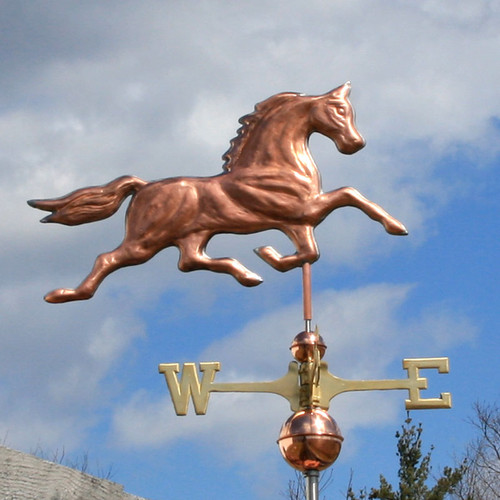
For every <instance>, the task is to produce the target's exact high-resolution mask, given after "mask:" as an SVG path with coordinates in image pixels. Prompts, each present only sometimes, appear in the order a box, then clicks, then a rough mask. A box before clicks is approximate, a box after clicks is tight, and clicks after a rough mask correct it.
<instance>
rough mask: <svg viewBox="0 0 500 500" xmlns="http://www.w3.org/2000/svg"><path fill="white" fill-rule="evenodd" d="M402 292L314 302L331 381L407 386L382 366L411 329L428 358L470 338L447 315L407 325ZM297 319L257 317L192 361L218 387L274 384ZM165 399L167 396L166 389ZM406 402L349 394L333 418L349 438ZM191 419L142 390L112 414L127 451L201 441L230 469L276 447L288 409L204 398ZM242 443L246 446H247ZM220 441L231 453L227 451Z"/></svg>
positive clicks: (281, 314) (399, 354) (261, 400)
mask: <svg viewBox="0 0 500 500" xmlns="http://www.w3.org/2000/svg"><path fill="white" fill-rule="evenodd" d="M409 291H410V287H408V286H401V285H399V286H398V285H389V284H379V285H371V286H366V287H362V288H359V289H356V290H350V291H343V292H333V291H324V292H322V293H320V294H318V296H317V297H316V298H315V308H316V309H317V310H318V311H320V312H319V314H318V316H317V321H318V323H319V326H320V333H321V334H322V336H323V338H324V340H325V343H326V344H327V346H328V350H327V353H326V356H325V361H328V362H329V369H330V371H331V372H333V373H334V374H336V375H337V376H340V377H342V378H348V379H349V378H350V379H377V378H404V377H405V372H403V371H402V370H401V371H396V372H395V371H394V370H391V371H389V367H392V366H394V363H396V362H397V363H396V364H397V365H399V366H400V364H399V360H400V359H402V358H403V357H404V356H405V349H407V348H408V346H410V345H413V344H414V343H415V335H414V332H415V330H418V333H417V335H418V337H417V340H418V342H417V344H418V345H421V346H426V349H427V350H429V349H431V350H432V348H433V347H434V349H436V348H438V349H440V348H450V347H452V346H456V345H459V344H461V343H463V342H464V341H466V340H468V339H470V336H471V335H472V333H473V329H472V327H471V325H470V323H469V322H468V321H467V320H463V321H461V320H460V319H458V318H456V317H454V314H453V313H451V312H448V313H446V312H445V313H443V312H439V311H438V312H437V313H436V314H433V315H432V314H429V313H426V314H425V316H424V318H413V319H412V322H411V326H408V324H407V321H406V320H403V318H400V317H399V312H398V311H399V309H400V307H401V306H402V305H403V304H404V303H405V302H406V301H407V300H408V294H409ZM298 312H300V304H292V305H290V306H288V307H284V308H280V309H279V310H276V311H275V312H273V313H271V314H267V315H265V316H262V317H261V318H259V319H257V320H255V321H252V322H250V323H249V324H247V325H246V326H245V328H244V329H243V330H241V331H239V332H236V333H234V334H233V335H231V336H229V337H227V338H225V339H221V340H217V341H215V342H213V343H212V344H211V345H210V346H209V347H208V348H207V349H206V350H205V351H204V352H203V353H201V354H200V356H199V361H220V362H221V364H222V368H221V372H220V373H219V374H217V377H216V380H217V381H219V382H223V381H224V382H228V381H232V382H239V381H249V380H250V381H264V380H274V379H277V378H279V377H281V376H282V375H284V373H285V372H286V369H287V365H288V362H289V361H291V359H292V358H291V356H290V354H289V352H288V349H287V346H288V345H290V344H291V342H292V340H293V338H294V336H295V335H296V333H298V330H299V327H298V326H297V325H300V322H298V321H297V316H298ZM443 324H446V328H448V327H451V326H452V327H453V332H454V334H453V335H450V336H449V337H448V338H446V339H445V338H444V337H443V331H444V330H446V328H444V329H443ZM191 361H196V360H191ZM164 390H165V391H168V389H167V387H166V385H165V386H164ZM406 397H407V396H406V395H405V393H402V392H399V393H398V396H396V395H392V394H387V393H383V392H382V393H368V394H350V395H347V394H346V395H341V396H339V397H338V398H337V399H334V400H333V402H332V407H331V412H332V413H333V414H334V415H335V418H336V420H337V421H338V422H339V423H341V427H342V428H343V429H345V432H349V433H351V434H352V433H353V432H355V430H356V429H357V428H360V427H376V426H379V425H383V424H387V423H389V422H394V420H395V418H396V416H397V414H398V409H400V408H401V406H402V405H403V400H404V398H406ZM361 402H362V403H363V404H361ZM360 408H365V409H367V408H369V409H370V410H369V411H366V410H365V411H360ZM262 412H264V413H265V415H266V417H265V418H263V416H262ZM192 413H193V410H192V409H190V414H188V416H187V417H176V416H175V414H174V410H173V407H172V404H171V402H169V401H168V397H166V396H163V395H161V396H160V395H159V394H158V393H157V392H156V391H155V393H148V392H147V391H146V390H141V391H139V392H137V393H136V394H134V395H133V396H132V397H131V398H130V400H129V401H128V402H127V403H126V404H125V405H124V406H122V407H119V408H116V412H115V416H114V434H115V440H116V442H117V443H120V445H121V446H124V447H133V448H141V447H143V446H146V447H149V446H152V447H164V446H165V445H167V446H168V445H169V444H171V443H173V442H177V441H182V440H192V441H195V442H200V441H201V442H205V443H207V444H208V445H209V446H210V448H211V449H212V450H215V449H217V450H218V451H219V453H220V454H221V455H222V456H225V457H226V459H227V460H232V459H234V460H238V461H243V462H252V461H255V460H257V459H258V456H259V455H260V454H262V453H264V452H268V451H269V450H270V449H271V448H272V447H274V441H275V439H276V436H277V434H278V432H279V428H280V426H281V424H282V423H283V422H284V420H286V418H288V416H289V415H290V414H291V412H290V409H289V407H288V403H287V402H286V401H285V400H284V399H282V398H279V397H278V396H275V395H255V394H217V393H214V394H212V395H211V398H210V402H209V407H208V412H207V415H205V416H195V415H193V414H192ZM241 429H245V432H243V433H242V432H241ZM249 434H250V435H252V439H251V440H248V439H247V436H248V435H249ZM221 435H224V436H225V437H226V439H225V440H224V442H226V443H231V446H230V447H229V446H228V447H227V448H226V446H224V444H223V443H224V442H221V440H220V436H221Z"/></svg>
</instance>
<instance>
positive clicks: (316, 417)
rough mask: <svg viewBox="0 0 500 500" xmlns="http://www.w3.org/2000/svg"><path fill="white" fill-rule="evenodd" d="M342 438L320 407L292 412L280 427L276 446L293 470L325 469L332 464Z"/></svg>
mask: <svg viewBox="0 0 500 500" xmlns="http://www.w3.org/2000/svg"><path fill="white" fill-rule="evenodd" d="M343 440H344V438H343V437H342V435H341V433H340V429H339V427H338V425H337V423H336V422H335V420H333V418H332V417H331V416H330V415H329V414H328V413H327V412H326V411H325V410H322V409H321V408H308V409H305V410H301V411H299V412H297V413H294V414H293V415H292V416H291V417H290V418H289V419H288V420H287V421H286V422H285V423H284V424H283V427H282V428H281V432H280V437H279V439H278V445H279V447H280V451H281V454H282V455H283V458H284V459H285V460H286V461H287V462H288V463H289V464H290V465H291V466H292V467H293V468H295V469H297V470H299V471H302V472H305V471H307V470H324V469H326V468H328V467H330V465H332V464H333V462H335V460H336V459H337V457H338V456H339V453H340V448H341V446H342V441H343Z"/></svg>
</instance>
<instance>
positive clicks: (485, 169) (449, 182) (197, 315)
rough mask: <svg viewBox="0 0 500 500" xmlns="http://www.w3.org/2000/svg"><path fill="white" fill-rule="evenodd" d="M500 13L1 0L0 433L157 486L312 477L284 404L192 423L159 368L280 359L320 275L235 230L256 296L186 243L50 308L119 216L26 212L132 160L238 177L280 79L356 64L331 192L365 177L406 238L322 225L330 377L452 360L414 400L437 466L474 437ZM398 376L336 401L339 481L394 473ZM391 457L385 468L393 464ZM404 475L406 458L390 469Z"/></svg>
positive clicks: (163, 171)
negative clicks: (179, 410) (284, 444)
mask: <svg viewBox="0 0 500 500" xmlns="http://www.w3.org/2000/svg"><path fill="white" fill-rule="evenodd" d="M499 60H500V5H499V4H498V2H496V1H494V0H476V1H474V2H470V1H468V0H446V1H438V0H435V1H431V0H421V1H418V2H407V1H403V0H400V1H398V0H391V1H386V0H384V1H382V0H371V1H368V0H365V1H362V0H349V1H347V0H343V1H341V0H329V1H325V0H308V1H307V2H306V1H300V0H289V1H287V2H283V1H274V2H271V1H260V0H256V1H252V2H245V3H243V2H229V1H226V2H224V1H216V0H213V1H208V0H207V1H201V0H199V1H190V0H187V1H186V0H184V1H182V2H180V1H174V0H164V1H160V0H156V1H155V0H143V1H141V2H134V1H131V0H125V1H124V0H110V1H97V0H95V1H92V0H88V1H83V2H82V1H72V0H67V1H60V0H53V1H47V2H42V1H28V0H1V1H0V64H1V71H0V89H1V92H0V132H1V133H0V176H1V183H0V190H1V196H0V200H1V201H0V203H1V208H2V218H1V219H0V227H1V234H2V236H1V242H2V245H1V247H0V252H1V259H0V276H1V277H2V279H1V285H0V294H1V301H0V318H1V322H0V329H1V330H0V331H1V338H2V349H1V350H0V374H1V377H0V402H1V405H0V408H1V412H0V439H2V441H3V443H4V444H6V445H7V446H10V447H12V448H16V449H20V450H24V451H30V450H31V451H33V450H35V449H41V450H44V451H45V453H46V454H47V455H50V454H51V453H54V452H56V451H59V452H60V451H61V450H64V453H65V454H66V456H68V457H70V458H71V459H72V460H77V459H78V457H81V456H82V455H84V454H85V453H88V454H89V457H90V465H91V468H93V471H96V470H97V469H99V468H101V469H107V468H109V466H112V468H113V471H114V475H113V480H115V481H117V482H119V483H122V484H124V486H125V489H126V491H128V492H130V493H134V494H137V495H141V496H144V497H148V498H150V499H152V500H160V499H165V498H180V497H185V498H190V499H205V498H207V491H208V492H210V493H209V494H210V495H211V496H213V497H217V498H235V496H237V497H238V498H241V499H243V500H246V499H263V500H264V499H271V498H277V497H279V493H280V491H283V490H285V489H286V485H287V481H288V479H289V478H291V477H293V473H292V469H290V468H289V467H288V466H287V465H286V464H285V463H284V461H283V460H282V458H281V456H280V455H279V451H278V449H277V446H276V438H277V436H278V433H279V430H280V427H281V424H282V423H283V422H284V421H285V420H286V419H287V418H288V416H289V415H290V413H291V412H290V409H289V407H288V405H287V403H286V401H285V400H282V399H281V398H279V397H276V396H268V395H255V396H253V395H231V394H216V395H213V396H212V398H211V402H210V405H209V411H208V414H207V415H206V416H203V417H201V416H193V415H188V416H187V417H177V416H175V413H174V411H173V407H172V404H171V402H170V400H169V396H168V393H167V387H166V384H165V382H164V380H163V379H162V377H161V376H160V375H159V374H158V372H157V365H158V364H159V363H168V362H185V361H196V362H198V361H221V362H222V370H221V372H220V373H219V374H218V375H217V380H219V381H235V382H236V381H248V380H254V381H257V380H259V381H260V380H272V379H275V378H278V377H280V376H281V375H283V374H284V373H285V372H286V369H287V365H288V362H289V361H290V360H291V357H290V354H289V350H288V347H289V345H290V343H291V341H292V339H293V337H294V336H295V335H296V334H297V333H298V332H299V331H301V330H302V328H303V323H302V314H301V312H302V311H301V282H300V278H301V276H300V272H299V271H297V270H295V271H291V272H289V273H285V274H281V273H278V272H276V271H274V270H273V269H272V268H270V267H269V266H267V265H266V264H265V263H264V262H262V261H260V260H259V259H258V257H257V256H255V255H254V254H253V252H252V249H253V248H254V247H256V246H260V245H267V244H273V245H275V246H276V247H277V248H279V249H280V250H281V251H282V252H286V251H290V250H291V246H290V243H289V242H288V241H287V240H286V238H285V237H284V236H283V235H280V234H274V233H260V234H257V235H252V236H232V235H223V236H219V237H217V238H215V239H214V240H213V242H211V243H210V246H209V249H208V250H209V252H210V254H211V255H214V256H225V255H229V256H234V257H237V258H238V259H240V260H241V261H242V262H243V263H244V264H245V265H247V266H248V267H249V268H251V269H252V270H253V271H255V272H257V273H258V274H260V275H261V276H262V277H263V278H264V283H263V284H262V285H261V286H259V287H256V288H252V289H247V288H243V287H241V286H240V285H239V284H238V283H237V282H236V281H235V280H234V279H233V278H231V277H230V276H225V275H216V274H212V273H208V272H204V271H200V272H194V273H189V274H183V273H180V272H179V271H178V270H177V267H176V263H177V256H178V254H177V250H176V249H172V248H171V249H168V250H166V251H164V252H162V253H161V254H159V255H158V256H156V257H155V258H154V259H153V260H151V261H150V262H148V263H147V264H145V265H142V266H138V267H135V268H127V269H124V270H121V271H119V272H117V273H115V274H114V275H111V276H110V277H109V278H107V280H106V281H105V282H104V284H103V285H102V287H101V289H100V290H99V291H98V293H97V294H96V296H95V297H94V298H93V299H92V300H90V301H85V302H77V303H69V304H62V305H52V304H46V303H45V302H44V301H43V300H42V297H43V295H44V294H45V293H46V292H47V291H49V290H51V289H53V288H58V287H73V286H75V285H77V284H78V283H79V282H80V280H81V279H82V278H83V277H84V276H85V275H86V273H87V272H88V271H89V269H90V267H91V265H92V263H93V261H94V258H95V256H96V255H97V254H98V253H101V252H103V251H107V250H111V249H112V248H114V247H115V246H116V245H118V244H119V243H120V241H121V238H122V235H123V219H124V213H125V209H124V208H123V209H121V210H120V212H119V213H118V214H116V215H115V216H114V217H113V218H112V219H108V220H106V221H102V222H99V223H96V224H90V225H83V226H79V227H66V226H57V225H42V224H39V222H38V220H39V218H40V217H41V216H43V214H42V213H41V212H37V211H35V210H33V209H32V208H30V207H28V206H27V205H26V200H28V199H31V198H49V197H56V196H61V195H63V194H66V193H67V192H70V191H72V190H74V189H76V188H78V187H82V186H88V185H98V184H103V183H105V182H108V181H109V180H111V179H113V178H115V177H118V176H119V175H123V174H133V175H137V176H139V177H141V178H144V179H147V180H152V179H159V178H164V177H171V176H177V175H196V176H207V175H214V174H218V173H220V172H221V167H222V160H221V155H222V154H223V153H224V152H225V151H226V149H227V147H228V145H229V140H230V139H231V138H232V137H234V135H235V132H236V129H237V128H238V122H237V120H238V118H239V117H240V116H242V115H244V114H246V113H248V112H250V111H251V110H252V109H253V106H254V105H255V103H257V102H259V101H262V100H264V99H265V98H267V97H269V96H271V95H273V94H275V93H277V92H282V91H295V92H302V93H306V94H311V95H314V94H320V93H324V92H326V91H327V90H330V89H332V88H334V87H336V86H338V85H341V84H342V83H344V82H345V81H347V80H350V81H351V82H352V86H353V90H352V95H351V100H352V103H353V105H354V107H355V109H356V112H357V125H358V128H359V130H360V131H361V133H362V134H363V135H364V137H365V138H366V140H367V146H366V148H365V149H363V150H362V151H360V152H358V153H357V154H355V155H353V156H343V155H341V154H339V153H338V152H337V150H336V149H335V146H334V144H333V143H332V142H331V141H330V140H328V139H326V138H324V137H312V138H311V144H310V146H311V150H312V155H313V157H314V159H315V161H316V163H317V165H318V167H319V169H320V171H321V173H322V177H323V188H324V190H325V191H326V190H332V189H335V188H338V187H340V186H343V185H352V186H355V187H356V188H357V189H359V190H360V191H361V192H363V193H364V194H365V195H366V196H367V197H369V198H370V199H372V200H374V201H376V202H377V203H379V204H380V205H382V206H384V207H385V208H386V209H387V210H388V211H389V212H391V213H392V214H393V215H394V216H395V217H397V218H398V219H400V220H401V221H403V222H404V223H405V225H406V226H407V228H408V230H409V233H410V234H409V236H408V237H405V238H396V237H393V236H389V235H388V234H387V233H385V232H384V231H383V228H381V226H379V225H378V224H376V223H374V222H373V221H371V220H369V219H368V218H367V217H366V216H365V215H364V214H362V213H360V212H358V211H356V210H354V209H343V210H341V211H338V212H335V214H333V215H331V216H330V217H329V218H328V219H327V220H326V221H324V222H323V223H322V225H321V226H320V227H319V228H318V230H317V238H318V243H319V246H320V250H321V252H322V254H321V259H320V260H319V261H318V262H317V263H316V264H315V265H314V266H313V267H312V273H313V307H314V323H317V324H318V325H319V328H320V331H321V333H322V335H323V337H324V339H325V342H326V343H327V345H328V351H327V354H326V358H325V359H326V360H327V361H328V363H329V366H330V370H331V371H333V372H334V373H335V374H336V375H338V376H341V377H344V378H355V379H356V378H365V379H369V378H402V377H404V374H405V372H403V370H402V369H401V360H402V359H403V358H404V357H423V356H429V357H434V356H449V357H450V365H451V373H450V374H449V375H439V376H437V375H434V374H433V373H432V372H429V373H428V375H429V379H430V387H429V391H427V392H428V394H426V396H427V395H428V396H429V397H436V396H438V394H439V393H440V392H443V391H450V392H452V393H453V401H454V408H453V409H452V410H436V411H421V412H417V411H415V412H412V417H413V418H414V419H415V420H416V421H422V422H423V423H424V427H425V433H426V434H425V438H426V441H427V443H428V445H430V444H431V443H433V444H434V445H435V446H436V451H435V456H436V460H437V462H438V463H439V464H442V465H444V464H447V463H450V462H453V457H454V456H455V455H458V454H460V452H461V451H462V450H463V447H464V444H465V443H466V442H467V440H468V439H470V437H471V429H470V427H469V426H468V425H467V423H466V419H467V417H469V416H470V415H471V413H472V410H471V405H472V403H473V402H474V401H476V400H478V399H479V400H486V401H493V400H498V397H499V391H498V385H499V376H498V340H497V335H498V319H499V314H498V286H497V284H498V275H499V273H498V248H499V245H498V235H497V233H498V209H499V202H498V187H499V185H498V172H497V169H496V167H497V166H498V164H499V160H500V147H499V145H500V141H499V138H500V92H499V90H498V89H499V82H500V64H499ZM405 398H406V394H405V393H404V392H399V391H394V392H391V393H376V392H374V393H365V394H355V395H354V394H344V395H341V396H339V397H338V398H336V399H335V400H334V401H333V404H332V407H331V408H330V413H331V414H332V415H333V416H334V417H335V419H336V420H337V422H338V423H339V425H340V427H341V429H342V431H343V434H344V436H345V442H344V447H343V451H342V454H341V457H340V458H339V461H338V463H337V464H336V465H335V466H334V484H333V486H331V487H330V490H329V491H330V493H329V494H330V497H331V498H342V493H341V492H342V491H345V489H346V487H347V483H348V480H349V474H350V471H351V470H352V471H354V484H355V486H356V487H362V486H364V485H371V484H373V483H375V482H376V481H377V478H378V474H379V473H381V472H382V473H384V474H386V475H388V476H389V477H391V478H393V477H394V466H395V465H394V464H395V460H396V458H395V456H394V449H395V446H394V445H395V442H394V432H395V430H396V429H397V428H398V426H399V425H400V424H401V423H402V421H403V419H404V418H405V411H404V399H405ZM374 464H375V465H374ZM391 474H392V475H391Z"/></svg>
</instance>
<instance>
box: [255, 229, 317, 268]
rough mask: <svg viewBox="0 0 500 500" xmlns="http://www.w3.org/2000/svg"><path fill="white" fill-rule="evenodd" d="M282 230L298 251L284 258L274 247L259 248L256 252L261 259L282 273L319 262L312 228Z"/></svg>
mask: <svg viewBox="0 0 500 500" xmlns="http://www.w3.org/2000/svg"><path fill="white" fill-rule="evenodd" d="M281 229H282V231H283V232H284V233H285V234H286V235H287V236H288V237H289V238H290V240H292V242H293V244H294V245H295V248H296V249H297V251H296V252H295V253H294V254H293V255H285V256H283V255H281V254H280V253H279V252H278V251H276V250H275V249H274V248H273V247H270V246H267V247H259V248H256V249H255V250H254V252H255V253H256V254H257V255H258V256H259V257H260V258H262V259H263V260H264V261H266V262H267V263H268V264H269V265H271V266H272V267H274V269H277V270H278V271H282V272H285V271H289V270H290V269H293V268H295V267H300V266H302V265H303V264H305V263H310V264H312V263H313V262H315V261H317V260H318V258H319V251H318V246H317V244H316V240H315V238H314V233H313V228H312V226H288V227H285V228H281Z"/></svg>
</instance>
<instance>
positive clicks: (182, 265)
mask: <svg viewBox="0 0 500 500" xmlns="http://www.w3.org/2000/svg"><path fill="white" fill-rule="evenodd" d="M210 236H211V234H204V233H195V234H191V235H189V236H187V237H186V238H184V239H182V240H179V241H177V242H176V243H175V244H176V246H177V247H178V248H179V253H180V255H179V263H178V267H179V269H180V270H181V271H183V272H189V271H195V270H198V269H208V270H209V271H214V272H216V273H226V274H230V275H231V276H233V277H234V278H236V280H238V281H239V282H240V283H241V284H242V285H244V286H248V287H250V286H257V285H260V284H261V283H262V281H263V280H262V278H261V277H260V276H259V275H258V274H255V273H254V272H252V271H250V270H249V269H247V268H246V267H245V266H244V265H243V264H242V263H241V262H240V261H238V260H236V259H233V258H230V257H223V258H219V259H212V258H211V257H209V256H208V255H207V254H206V253H205V247H206V245H207V243H208V240H209V239H210Z"/></svg>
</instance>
